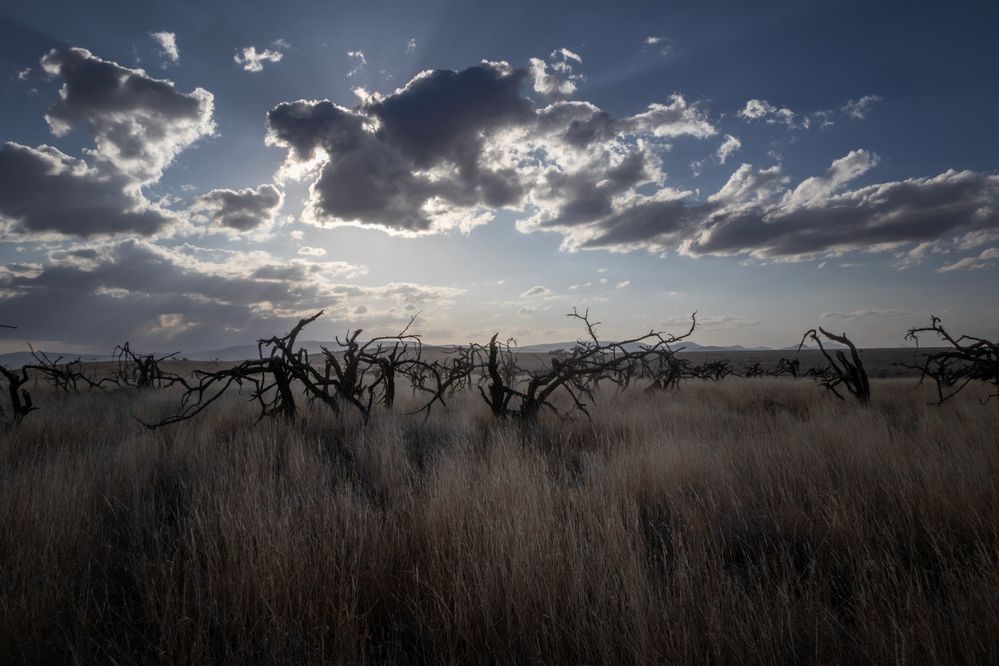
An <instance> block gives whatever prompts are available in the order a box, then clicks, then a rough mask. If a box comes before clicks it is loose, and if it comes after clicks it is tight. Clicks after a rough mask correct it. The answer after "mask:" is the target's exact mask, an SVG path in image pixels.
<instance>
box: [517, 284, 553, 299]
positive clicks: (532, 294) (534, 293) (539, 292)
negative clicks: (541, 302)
mask: <svg viewBox="0 0 999 666" xmlns="http://www.w3.org/2000/svg"><path fill="white" fill-rule="evenodd" d="M551 294H552V290H551V289H549V288H548V287H544V286H541V285H535V286H533V287H531V288H530V289H528V290H527V291H525V292H524V293H522V294H521V295H520V297H521V298H537V297H544V296H551Z"/></svg>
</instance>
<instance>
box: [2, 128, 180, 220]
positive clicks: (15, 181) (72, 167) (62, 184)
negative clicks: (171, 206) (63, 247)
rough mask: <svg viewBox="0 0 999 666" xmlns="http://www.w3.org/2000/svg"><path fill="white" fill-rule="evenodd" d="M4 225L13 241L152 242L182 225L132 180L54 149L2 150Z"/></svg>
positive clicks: (11, 147)
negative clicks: (126, 237) (118, 237)
mask: <svg viewBox="0 0 999 666" xmlns="http://www.w3.org/2000/svg"><path fill="white" fill-rule="evenodd" d="M0 219H2V220H3V221H4V233H5V235H8V236H14V237H16V236H29V237H30V236H42V237H45V236H46V235H51V234H58V235H69V236H80V237H91V236H99V235H111V234H121V233H131V234H137V235H139V236H151V235H153V234H156V233H158V232H161V231H163V230H165V229H166V228H167V227H168V226H169V225H171V224H173V223H174V222H176V221H177V219H176V217H175V215H174V214H173V213H171V212H170V211H167V210H165V209H163V208H160V207H158V206H156V205H154V204H152V203H150V202H149V201H147V200H146V199H145V198H144V197H143V196H142V194H141V193H140V191H139V188H138V186H137V185H136V184H135V182H134V181H133V180H132V179H131V178H130V177H129V176H127V175H125V174H122V173H118V172H116V171H114V170H113V169H108V168H106V167H90V166H88V165H87V164H86V163H85V162H84V161H83V160H79V159H76V158H73V157H70V156H69V155H66V154H65V153H62V152H60V151H59V150H57V149H56V148H52V147H51V146H41V147H39V148H37V149H36V148H30V147H28V146H22V145H20V144H17V143H5V144H3V146H0Z"/></svg>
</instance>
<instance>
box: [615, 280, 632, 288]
mask: <svg viewBox="0 0 999 666" xmlns="http://www.w3.org/2000/svg"><path fill="white" fill-rule="evenodd" d="M630 286H631V280H622V281H621V282H618V283H617V284H616V285H614V288H615V289H627V288H628V287H630Z"/></svg>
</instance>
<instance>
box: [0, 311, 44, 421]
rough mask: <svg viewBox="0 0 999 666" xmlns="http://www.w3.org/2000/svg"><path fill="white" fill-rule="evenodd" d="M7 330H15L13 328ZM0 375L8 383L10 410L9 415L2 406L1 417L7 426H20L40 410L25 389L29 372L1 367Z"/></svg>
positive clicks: (0, 409)
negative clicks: (29, 416)
mask: <svg viewBox="0 0 999 666" xmlns="http://www.w3.org/2000/svg"><path fill="white" fill-rule="evenodd" d="M7 328H13V326H9V327H7ZM0 374H2V375H3V377H4V379H5V380H6V382H7V401H8V403H9V405H8V408H9V409H10V414H9V415H8V413H7V410H5V409H4V408H3V407H2V406H0V417H2V418H3V419H4V420H5V421H6V424H7V425H18V424H19V423H21V421H22V420H24V417H25V416H27V415H28V414H30V413H31V412H33V411H35V410H36V409H38V408H37V407H35V406H34V403H33V402H32V400H31V394H30V393H28V390H27V389H26V388H23V387H24V385H25V384H27V383H28V370H27V369H26V368H24V367H22V368H20V369H17V370H11V369H9V368H6V367H4V366H2V365H0Z"/></svg>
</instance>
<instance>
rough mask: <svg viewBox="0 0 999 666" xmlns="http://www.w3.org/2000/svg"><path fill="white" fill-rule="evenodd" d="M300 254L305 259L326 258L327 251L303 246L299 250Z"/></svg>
mask: <svg viewBox="0 0 999 666" xmlns="http://www.w3.org/2000/svg"><path fill="white" fill-rule="evenodd" d="M298 254H300V255H302V256H305V257H325V256H326V250H324V249H323V248H321V247H309V246H308V245H303V246H302V247H300V248H298Z"/></svg>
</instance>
